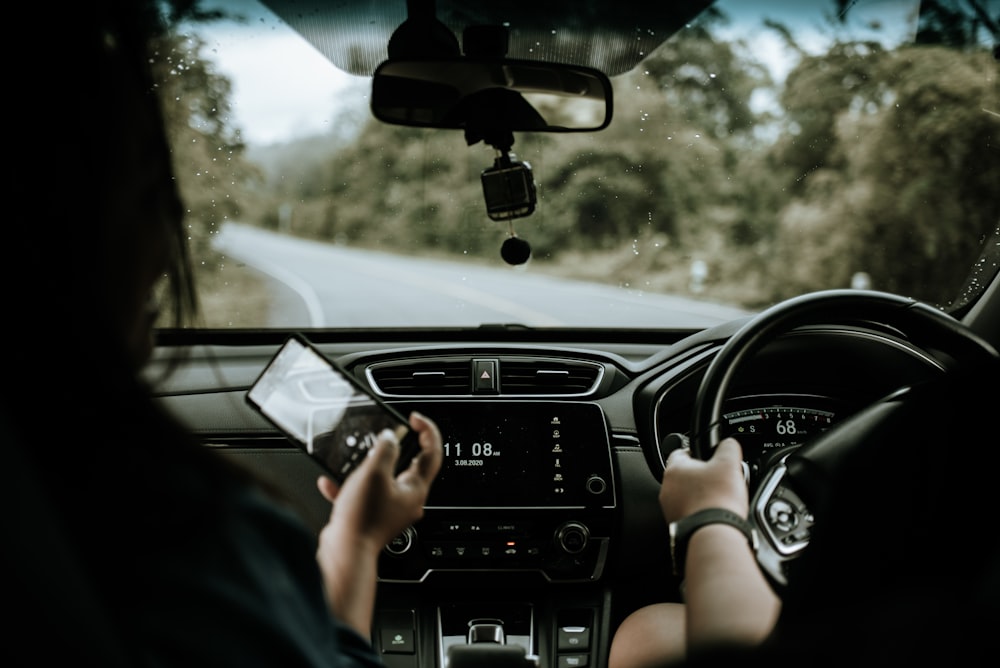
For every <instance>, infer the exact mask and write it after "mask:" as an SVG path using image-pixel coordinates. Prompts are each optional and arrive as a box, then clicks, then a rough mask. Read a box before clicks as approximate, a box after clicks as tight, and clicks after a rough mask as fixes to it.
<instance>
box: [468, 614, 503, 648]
mask: <svg viewBox="0 0 1000 668" xmlns="http://www.w3.org/2000/svg"><path fill="white" fill-rule="evenodd" d="M480 642H489V643H495V644H497V645H506V644H507V637H506V635H505V634H504V631H503V622H502V621H501V620H499V619H473V620H471V621H470V622H469V639H468V643H469V644H470V645H474V644H476V643H480Z"/></svg>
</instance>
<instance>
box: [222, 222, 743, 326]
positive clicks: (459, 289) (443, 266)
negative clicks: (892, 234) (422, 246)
mask: <svg viewBox="0 0 1000 668" xmlns="http://www.w3.org/2000/svg"><path fill="white" fill-rule="evenodd" d="M215 246H216V248H217V249H218V250H219V251H221V252H223V253H225V254H226V255H227V256H229V257H231V258H233V259H235V260H237V261H240V262H243V263H245V264H247V265H249V266H251V267H253V268H255V269H256V270H258V271H260V272H261V273H263V274H265V275H266V276H268V277H269V278H270V279H271V280H273V281H275V282H277V283H278V284H279V285H280V287H279V286H275V288H276V289H280V290H281V291H282V294H283V295H285V296H287V297H288V298H286V299H283V300H282V302H283V304H282V305H281V306H280V308H276V309H275V310H274V312H273V313H272V319H273V322H271V323H269V325H271V326H294V327H399V326H409V327H424V326H427V327H469V326H476V325H480V324H484V323H490V324H501V323H504V324H510V323H518V324H522V325H526V326H529V327H595V326H596V327H623V328H628V327H705V326H711V325H715V324H718V323H721V322H725V321H728V320H731V319H733V318H737V317H740V316H742V315H746V313H745V312H744V311H741V310H739V309H735V308H730V307H726V306H720V305H716V304H706V303H702V302H698V301H696V300H693V299H688V298H684V297H673V296H666V295H658V294H653V293H648V292H641V291H638V290H627V289H622V288H616V287H613V286H608V285H602V284H597V283H587V282H582V281H572V280H565V279H559V278H554V277H551V276H546V275H542V274H538V273H532V272H531V269H530V267H531V264H530V262H529V263H528V264H527V265H523V266H520V267H506V266H504V267H486V266H481V265H477V264H473V263H464V262H446V261H442V260H430V259H424V258H414V257H406V256H399V255H392V254H389V253H381V252H376V251H369V250H361V249H357V248H348V247H344V246H339V245H334V244H328V243H322V242H318V241H310V240H305V239H298V238H294V237H289V236H286V235H282V234H278V233H275V232H269V231H266V230H261V229H258V228H254V227H250V226H246V225H240V224H235V223H229V224H227V225H226V227H225V228H223V230H222V231H221V232H220V234H219V235H218V236H217V238H216V241H215ZM292 294H294V295H295V298H291V295H292Z"/></svg>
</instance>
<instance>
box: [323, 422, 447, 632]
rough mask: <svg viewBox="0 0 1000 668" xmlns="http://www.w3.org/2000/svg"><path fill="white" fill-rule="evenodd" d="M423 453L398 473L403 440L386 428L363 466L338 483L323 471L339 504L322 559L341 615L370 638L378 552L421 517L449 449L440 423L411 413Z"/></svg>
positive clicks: (328, 490) (328, 492)
mask: <svg viewBox="0 0 1000 668" xmlns="http://www.w3.org/2000/svg"><path fill="white" fill-rule="evenodd" d="M409 422H410V426H411V427H412V428H413V430H414V431H415V432H417V434H418V441H419V443H420V452H419V454H418V455H417V456H416V457H414V458H413V461H411V462H410V465H409V466H408V467H407V468H406V469H404V470H403V471H401V472H400V473H399V474H398V475H395V474H394V471H395V468H396V460H397V458H398V457H399V443H398V441H397V439H396V437H395V436H394V435H393V434H392V432H390V431H388V430H386V431H385V432H383V433H381V434H380V435H379V437H378V439H377V442H376V444H375V446H374V447H373V448H372V449H371V450H370V452H369V454H368V456H367V457H365V460H364V461H363V462H362V463H361V465H360V466H359V467H358V468H357V469H356V470H355V471H354V472H353V473H352V474H351V475H350V476H348V478H347V479H346V480H345V481H344V483H343V485H340V486H338V485H337V483H336V482H334V481H333V480H332V479H331V478H329V477H327V476H321V477H320V478H319V480H318V482H317V485H318V487H319V490H320V492H321V493H322V494H323V496H325V497H326V498H327V499H329V500H330V501H331V502H332V503H333V508H332V509H331V511H330V521H329V522H328V523H327V525H326V526H325V527H324V528H323V530H322V531H321V532H320V540H319V549H318V552H317V559H318V560H319V565H320V569H321V570H322V571H323V578H324V581H325V583H326V589H327V596H328V598H329V599H330V604H331V607H332V608H333V611H334V613H335V614H337V615H338V616H339V617H340V618H342V619H344V620H346V621H347V622H348V623H349V624H351V625H352V626H354V628H355V629H356V630H358V632H359V633H361V634H362V635H363V636H364V637H367V636H368V634H369V632H370V628H369V626H370V624H371V616H372V611H373V610H374V605H375V583H376V579H377V567H378V556H379V554H380V553H381V551H382V548H384V547H385V546H386V544H387V543H388V542H389V541H390V540H392V539H393V538H395V537H396V536H398V535H399V534H400V533H401V532H403V531H404V530H405V529H406V528H407V527H409V526H410V525H411V524H413V523H414V522H416V521H417V520H419V519H420V518H421V517H422V516H423V513H424V503H426V501H427V495H428V493H429V492H430V488H431V483H432V482H433V481H434V478H435V477H436V476H437V474H438V471H440V469H441V462H442V458H443V451H442V446H441V433H440V432H439V431H438V428H437V425H436V424H434V422H433V421H431V420H430V419H429V418H427V417H425V416H423V415H420V414H419V413H411V414H410V416H409Z"/></svg>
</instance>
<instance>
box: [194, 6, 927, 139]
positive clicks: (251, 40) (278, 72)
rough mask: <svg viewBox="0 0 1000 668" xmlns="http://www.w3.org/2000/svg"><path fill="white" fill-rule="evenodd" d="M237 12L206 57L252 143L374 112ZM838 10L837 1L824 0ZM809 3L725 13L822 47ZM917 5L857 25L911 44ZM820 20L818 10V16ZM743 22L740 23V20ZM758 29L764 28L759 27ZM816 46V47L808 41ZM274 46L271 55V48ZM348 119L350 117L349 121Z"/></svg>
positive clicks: (278, 25)
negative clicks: (770, 16)
mask: <svg viewBox="0 0 1000 668" xmlns="http://www.w3.org/2000/svg"><path fill="white" fill-rule="evenodd" d="M213 2H214V3H215V4H220V5H223V6H226V7H227V8H229V9H231V8H232V7H238V8H239V11H240V12H241V13H243V14H246V15H248V16H250V21H249V22H248V23H247V24H236V23H226V24H213V25H211V26H206V27H204V28H200V30H202V31H206V30H210V34H209V35H208V36H209V40H210V41H209V43H210V44H211V45H212V49H211V51H210V52H209V53H208V54H206V55H208V56H210V57H212V58H213V59H214V60H215V62H216V67H217V69H218V70H219V71H220V72H221V73H223V74H226V75H227V76H229V77H230V79H231V80H232V82H233V87H234V91H233V93H234V94H233V99H232V105H233V106H232V113H233V115H234V119H233V120H234V122H235V125H236V126H237V127H239V128H240V129H241V132H242V136H243V139H244V141H246V142H248V143H250V144H253V145H267V144H272V143H278V142H284V141H288V140H290V139H295V138H301V137H308V136H313V135H316V134H320V133H327V132H329V131H330V130H331V129H334V127H335V126H336V125H337V124H340V123H343V122H344V121H345V118H347V117H349V116H353V117H355V118H357V117H358V114H360V113H367V105H368V100H367V95H368V86H369V84H370V80H369V79H367V78H364V77H356V76H353V75H350V74H347V73H345V72H343V71H342V70H340V69H338V68H336V67H335V66H333V65H332V64H331V63H330V62H329V61H327V60H326V59H325V58H324V57H323V56H322V55H321V54H320V53H319V52H318V51H316V50H315V49H314V48H313V47H312V46H311V45H309V44H308V43H307V42H306V41H305V40H303V39H302V38H301V37H300V36H299V35H298V34H297V33H296V32H295V31H294V30H292V29H291V28H290V27H288V26H287V24H285V23H284V22H283V21H281V20H280V19H279V18H277V17H276V16H275V15H274V14H273V13H271V12H270V11H269V10H268V9H266V8H265V7H263V6H262V5H260V4H258V3H256V2H246V1H244V0H213ZM820 2H822V3H823V4H830V0H820ZM810 4H812V3H810V2H808V1H803V0H771V1H770V2H764V3H762V2H753V1H751V0H728V1H727V0H723V1H720V2H719V3H718V5H719V6H720V8H722V9H723V11H725V12H726V13H728V14H730V15H731V16H733V17H734V18H736V19H747V18H749V17H750V13H751V12H753V13H758V12H760V11H761V7H762V6H764V7H766V8H770V9H771V10H772V11H773V10H774V9H781V11H782V12H787V11H788V10H789V9H790V8H794V9H795V10H798V11H799V12H800V13H801V14H802V16H803V19H802V21H803V23H805V24H806V25H811V26H812V27H813V28H814V29H815V30H814V32H815V34H816V38H815V42H814V43H815V44H819V43H820V42H821V41H822V39H823V38H822V37H820V35H821V33H822V32H823V31H822V29H821V26H820V25H818V22H817V21H816V20H815V19H809V18H805V17H806V13H805V12H803V11H802V9H803V7H804V6H808V5H810ZM914 5H915V0H913V1H911V0H857V2H856V3H855V5H854V6H853V7H852V9H851V12H852V14H851V16H852V23H853V24H855V25H857V24H863V23H867V22H869V21H870V20H878V22H879V24H880V26H881V29H880V32H879V33H872V34H873V35H875V34H881V35H883V36H885V35H890V37H889V39H890V40H898V39H903V38H905V37H906V36H909V35H911V34H912V32H913V25H912V22H911V21H910V20H909V19H910V18H911V17H912V14H911V12H912V9H913V7H914ZM810 11H811V12H813V15H815V9H813V10H810ZM734 23H737V21H734ZM754 25H759V22H755V23H754ZM749 38H750V39H751V48H752V50H753V54H754V56H755V57H756V58H758V59H759V60H761V61H763V62H765V63H766V64H767V65H768V66H769V67H770V68H771V71H772V74H774V75H775V76H776V78H778V79H779V80H780V79H781V78H783V77H784V75H785V74H786V73H787V71H788V69H789V68H790V67H791V65H792V63H791V62H790V61H789V59H788V55H789V54H788V52H787V49H786V48H785V46H784V45H783V44H782V43H781V41H780V40H779V38H778V37H777V36H776V35H775V34H774V33H773V31H767V30H757V31H754V32H753V33H752V34H751V35H750V36H749ZM274 41H281V42H282V44H283V46H282V49H283V51H282V53H283V54H284V60H282V61H281V62H276V61H274V60H272V59H271V58H270V57H269V55H268V54H271V53H273V50H272V49H271V46H272V44H271V42H274ZM805 44H806V45H807V46H808V41H807V42H805ZM265 45H267V48H263V47H264V46H265ZM342 114H346V115H342Z"/></svg>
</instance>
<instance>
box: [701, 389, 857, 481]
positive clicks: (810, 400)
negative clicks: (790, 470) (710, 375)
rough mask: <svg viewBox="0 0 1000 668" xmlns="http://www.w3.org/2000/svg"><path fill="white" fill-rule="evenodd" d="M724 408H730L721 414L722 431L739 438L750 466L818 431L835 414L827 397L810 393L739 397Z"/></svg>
mask: <svg viewBox="0 0 1000 668" xmlns="http://www.w3.org/2000/svg"><path fill="white" fill-rule="evenodd" d="M782 399H783V400H784V401H781V400H782ZM776 400H777V401H776ZM726 408H727V409H730V410H728V412H726V413H724V414H723V415H722V420H721V425H720V428H721V434H722V436H723V437H725V436H732V437H734V438H735V439H736V440H738V441H739V442H740V445H741V446H743V457H744V459H746V461H747V462H748V463H749V464H750V465H751V467H753V468H757V466H758V465H760V464H761V463H762V461H763V460H766V459H770V457H771V456H772V455H773V454H775V453H778V452H780V451H782V450H785V449H786V448H791V447H795V446H799V445H802V444H803V443H805V442H806V441H808V440H810V439H812V438H813V437H815V436H816V435H818V434H821V433H822V432H824V431H826V430H827V429H829V428H830V427H831V426H833V424H834V422H835V421H836V420H837V417H838V411H837V409H836V408H835V407H834V406H833V405H832V402H831V401H830V400H829V399H826V398H824V397H816V396H812V395H804V396H798V397H787V396H786V397H768V396H755V397H740V398H739V399H733V400H731V401H730V402H727V404H726Z"/></svg>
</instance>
